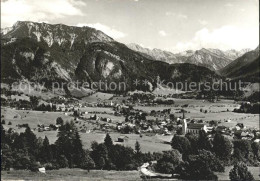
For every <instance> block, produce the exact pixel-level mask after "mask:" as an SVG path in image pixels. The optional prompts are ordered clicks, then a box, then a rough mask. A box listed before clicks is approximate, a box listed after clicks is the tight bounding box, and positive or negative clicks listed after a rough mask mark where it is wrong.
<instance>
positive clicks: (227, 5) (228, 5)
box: [225, 3, 234, 7]
mask: <svg viewBox="0 0 260 181" xmlns="http://www.w3.org/2000/svg"><path fill="white" fill-rule="evenodd" d="M233 6H234V5H233V4H231V3H227V4H225V7H233Z"/></svg>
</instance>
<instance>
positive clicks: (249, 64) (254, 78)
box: [219, 46, 260, 82]
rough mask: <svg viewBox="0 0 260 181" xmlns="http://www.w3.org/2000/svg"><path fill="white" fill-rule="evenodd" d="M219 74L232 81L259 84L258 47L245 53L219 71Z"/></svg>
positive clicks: (259, 62) (259, 60)
mask: <svg viewBox="0 0 260 181" xmlns="http://www.w3.org/2000/svg"><path fill="white" fill-rule="evenodd" d="M219 73H220V74H221V75H223V76H225V77H229V78H232V79H243V80H246V81H249V82H259V80H260V79H259V73H260V59H259V46H258V47H257V48H256V49H255V50H252V51H249V52H247V53H245V54H244V55H243V56H241V57H239V58H237V59H236V60H234V61H233V62H231V63H230V64H228V65H227V66H226V67H224V68H222V69H221V70H219Z"/></svg>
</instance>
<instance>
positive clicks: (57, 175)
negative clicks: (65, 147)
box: [1, 167, 260, 181]
mask: <svg viewBox="0 0 260 181" xmlns="http://www.w3.org/2000/svg"><path fill="white" fill-rule="evenodd" d="M231 168H232V167H226V169H225V172H224V173H216V174H217V176H218V180H229V171H230V169H231ZM248 169H249V170H250V172H251V173H252V174H253V176H254V178H255V180H259V179H260V177H259V173H260V167H248ZM1 180H3V181H5V180H69V181H74V180H86V181H88V180H91V181H103V180H104V181H109V180H113V181H119V180H120V181H121V180H128V181H138V180H142V179H141V178H140V173H139V172H138V171H114V170H113V171H107V170H90V172H88V171H87V170H82V169H60V170H49V171H46V174H43V173H35V172H31V171H27V170H14V171H2V173H1ZM153 180H154V179H153ZM158 180H159V179H158Z"/></svg>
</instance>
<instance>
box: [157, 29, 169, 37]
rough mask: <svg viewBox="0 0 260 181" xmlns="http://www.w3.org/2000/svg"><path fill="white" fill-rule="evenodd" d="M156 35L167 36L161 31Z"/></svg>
mask: <svg viewBox="0 0 260 181" xmlns="http://www.w3.org/2000/svg"><path fill="white" fill-rule="evenodd" d="M158 33H159V35H160V36H167V33H166V32H165V31H163V30H160V31H159V32H158Z"/></svg>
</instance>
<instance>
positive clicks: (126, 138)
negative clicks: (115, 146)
mask: <svg viewBox="0 0 260 181" xmlns="http://www.w3.org/2000/svg"><path fill="white" fill-rule="evenodd" d="M127 140H128V137H127V136H120V137H118V138H117V141H118V142H125V141H127Z"/></svg>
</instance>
